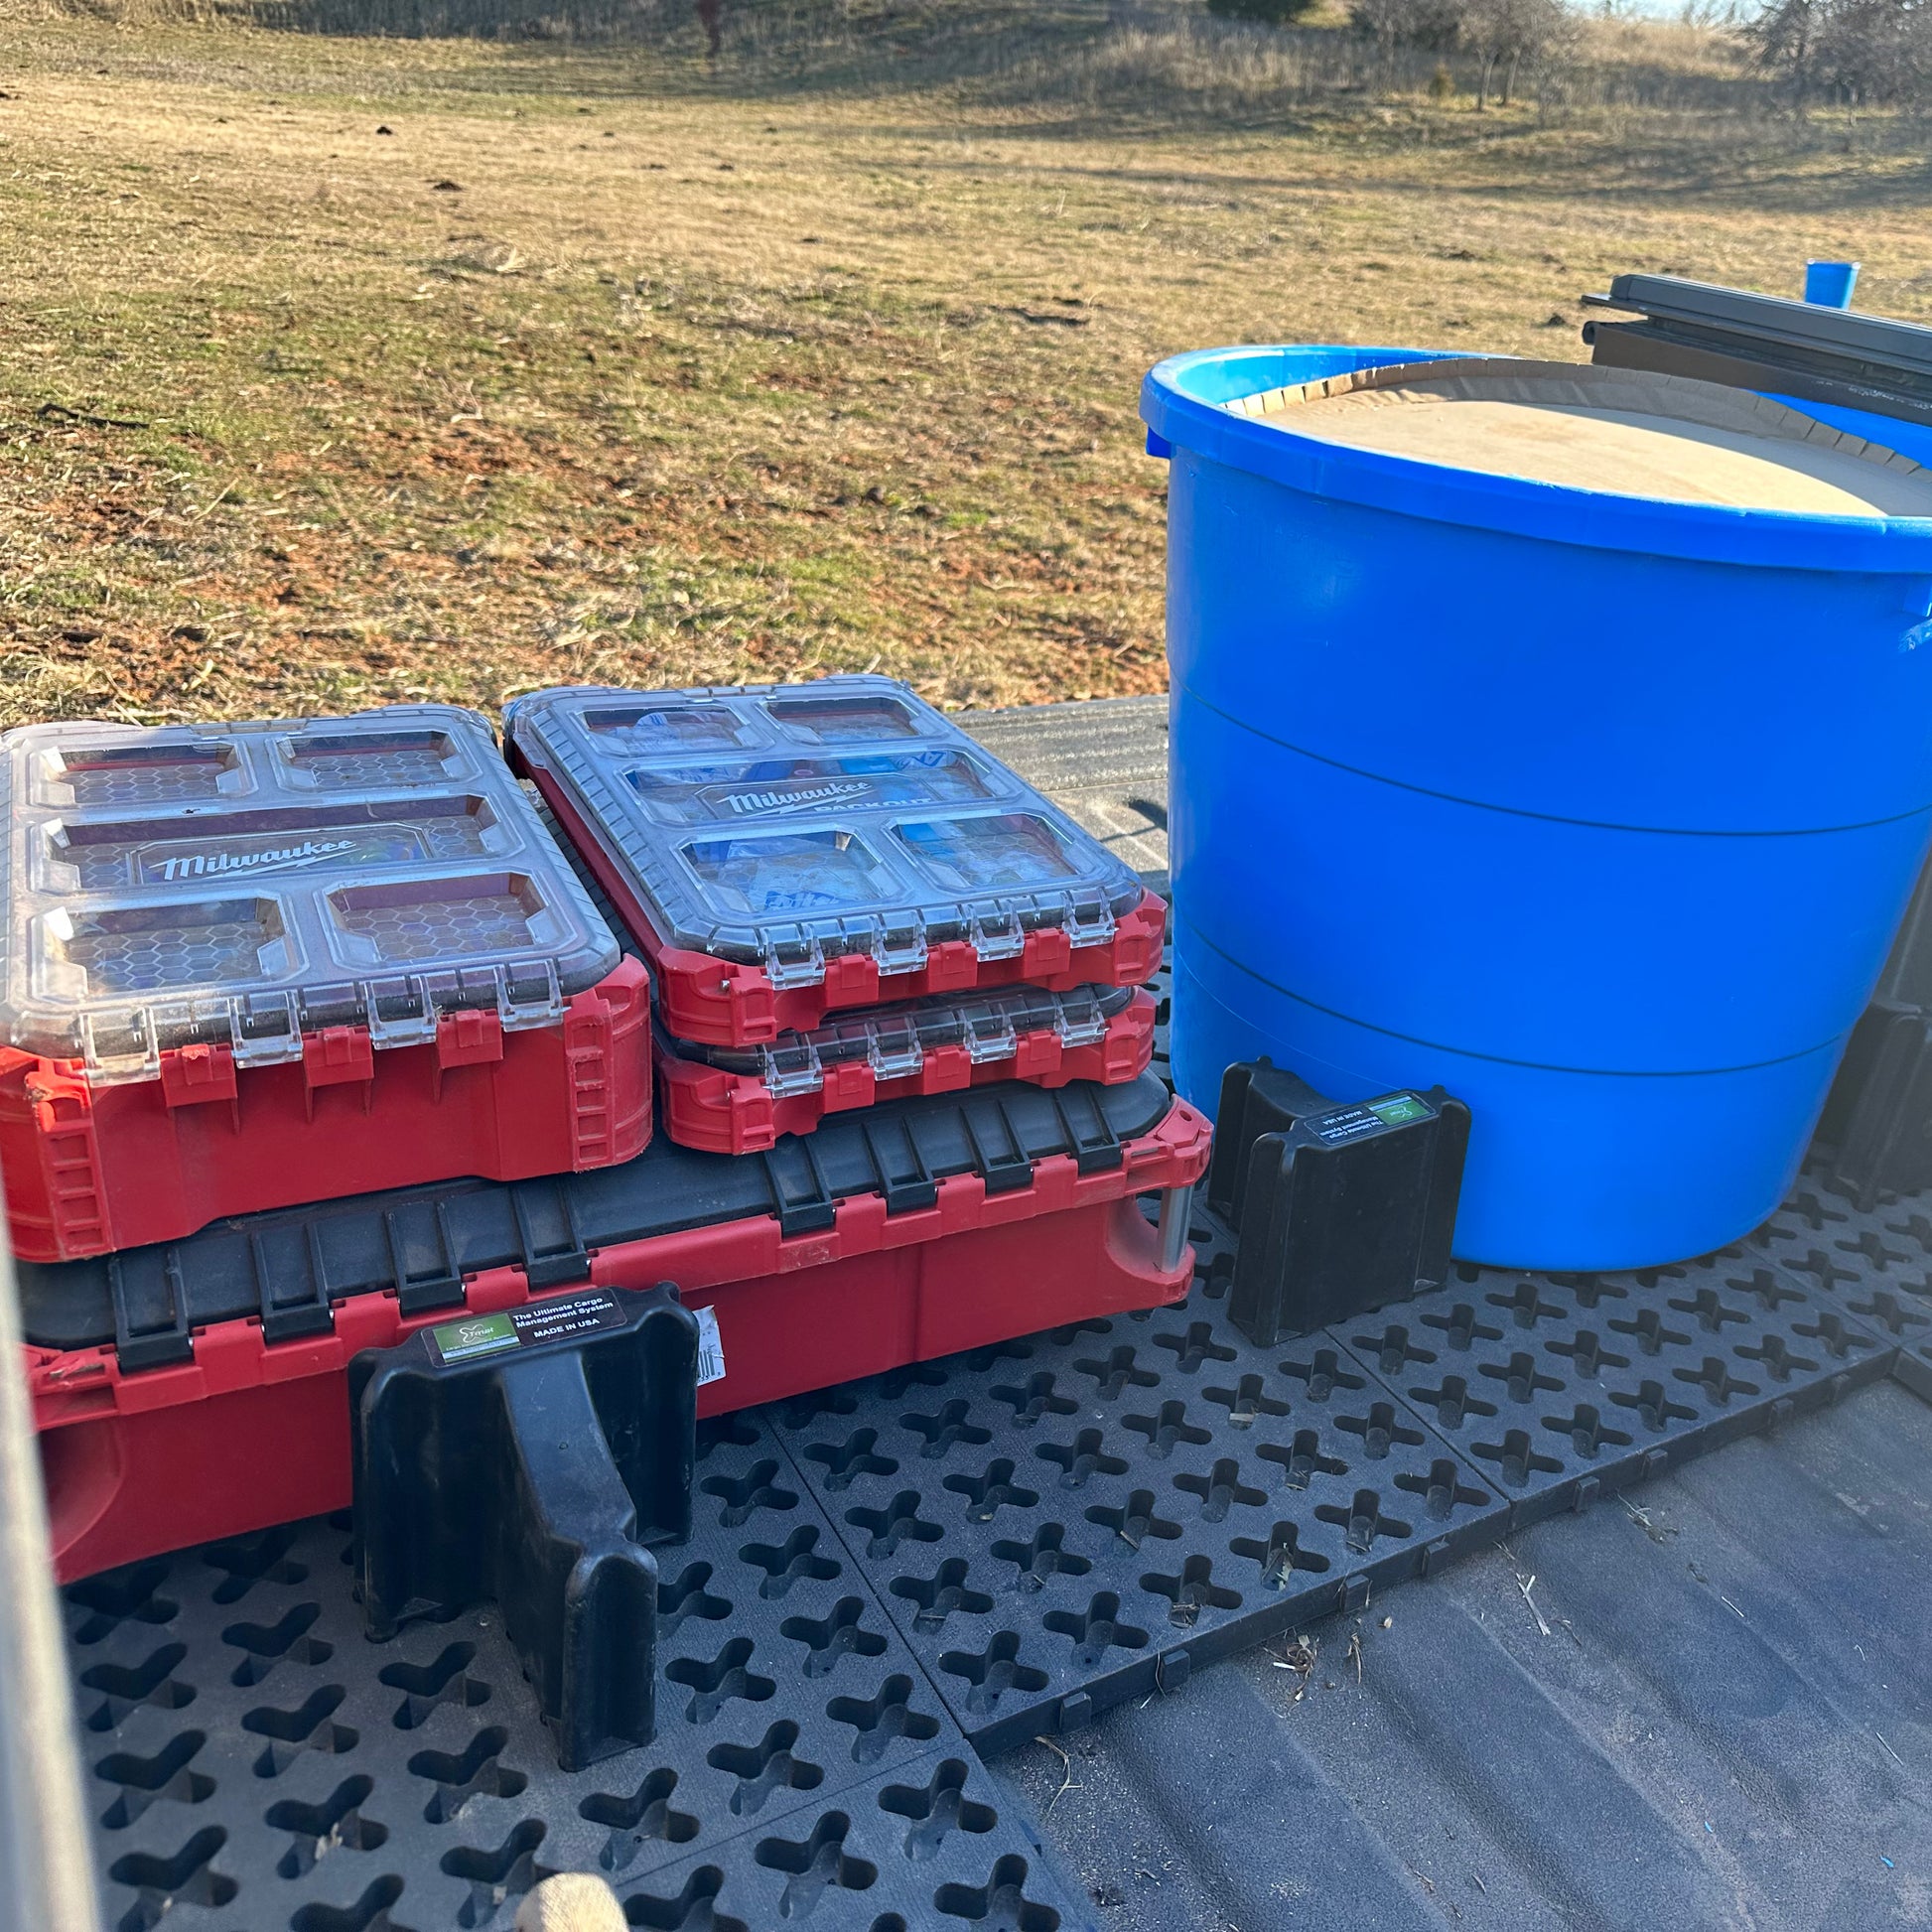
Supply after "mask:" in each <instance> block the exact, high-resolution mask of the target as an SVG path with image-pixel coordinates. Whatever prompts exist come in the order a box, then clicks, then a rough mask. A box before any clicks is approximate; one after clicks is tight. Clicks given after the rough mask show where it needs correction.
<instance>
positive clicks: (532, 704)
mask: <svg viewBox="0 0 1932 1932" xmlns="http://www.w3.org/2000/svg"><path fill="white" fill-rule="evenodd" d="M508 731H509V735H510V738H511V740H512V742H513V743H514V744H515V746H516V748H517V750H518V751H519V752H520V753H521V754H522V755H523V757H524V759H526V760H527V761H528V763H529V764H530V765H531V766H532V767H534V768H538V769H542V770H545V771H547V772H549V773H550V774H551V775H552V776H553V778H554V779H555V780H556V781H557V782H558V783H559V784H561V785H562V786H563V788H564V789H565V790H566V791H567V792H568V793H569V794H570V796H571V797H572V798H573V799H574V801H575V802H576V804H577V806H578V808H579V810H580V811H581V813H582V815H583V817H584V819H585V822H586V823H587V824H588V825H589V826H590V827H591V828H592V830H593V831H594V833H595V834H596V836H597V838H598V840H599V842H600V843H601V844H602V845H603V846H604V848H605V850H606V852H607V853H608V854H609V855H610V856H611V858H612V859H613V860H614V861H615V862H616V863H617V865H618V867H619V868H620V870H621V873H622V874H623V875H624V876H625V878H626V879H627V880H628V881H629V883H630V885H631V888H632V890H633V892H634V894H635V897H636V898H637V900H638V903H639V905H640V906H641V907H642V908H643V910H644V911H645V913H646V915H647V916H648V917H649V918H650V921H651V923H652V925H653V927H654V928H655V930H656V933H657V937H658V939H659V940H660V942H661V943H663V944H665V945H667V946H678V947H683V948H687V949H689V950H692V951H697V952H708V953H711V954H714V955H716V956H718V957H721V958H727V959H733V960H739V961H744V962H748V963H752V964H759V965H762V966H763V967H764V969H765V971H766V972H767V974H768V975H769V976H770V978H771V980H772V982H773V984H774V985H777V986H804V985H811V984H813V983H815V982H816V981H818V980H820V979H822V978H823V977H824V972H825V961H826V959H827V958H828V957H832V956H835V955H838V954H844V953H870V954H871V955H872V956H873V957H874V958H875V959H877V961H878V962H879V969H880V971H881V973H882V974H892V973H906V972H916V971H917V970H919V968H921V967H922V966H923V965H924V964H925V959H926V953H927V948H928V947H929V945H931V944H933V943H935V942H937V941H940V940H949V939H968V940H970V941H971V942H972V943H973V945H974V946H975V947H976V948H977V950H978V952H979V954H980V957H981V958H983V959H1003V958H1011V957H1013V956H1015V955H1017V954H1018V953H1019V952H1020V951H1021V949H1022V948H1023V946H1024V945H1025V943H1026V935H1027V933H1028V932H1029V931H1032V930H1035V929H1037V928H1040V927H1045V926H1059V927H1063V928H1064V929H1065V930H1066V932H1067V934H1068V936H1069V938H1070V939H1071V940H1072V942H1073V944H1074V945H1076V946H1093V945H1101V944H1104V943H1105V942H1106V941H1107V940H1109V939H1111V938H1112V936H1113V933H1114V927H1115V922H1116V920H1117V919H1118V918H1119V916H1120V915H1121V914H1123V913H1125V912H1127V911H1129V910H1130V909H1131V908H1132V907H1133V906H1134V905H1135V904H1136V903H1138V901H1139V900H1140V898H1141V897H1142V888H1141V885H1140V882H1139V881H1138V880H1137V879H1136V878H1135V876H1134V875H1133V873H1131V872H1130V871H1129V870H1128V869H1127V868H1126V867H1125V866H1124V865H1122V864H1121V863H1120V861H1119V860H1117V859H1114V858H1112V857H1110V856H1109V854H1108V853H1107V852H1106V851H1105V850H1104V849H1103V848H1102V847H1101V846H1100V844H1099V843H1098V842H1097V841H1096V840H1095V839H1093V838H1092V837H1091V836H1090V835H1089V834H1087V833H1086V832H1083V831H1082V830H1081V829H1080V828H1079V827H1078V826H1077V825H1075V824H1074V823H1073V821H1072V820H1071V819H1070V818H1068V817H1067V816H1066V815H1065V813H1063V812H1062V811H1060V810H1059V809H1058V807H1056V806H1054V805H1051V804H1049V803H1048V802H1047V801H1046V799H1044V798H1043V797H1041V796H1040V794H1039V793H1038V792H1036V791H1035V790H1034V788H1033V787H1032V786H1031V785H1029V784H1027V783H1026V782H1025V781H1024V780H1023V779H1021V778H1019V777H1018V776H1016V775H1015V774H1014V773H1013V772H1012V771H1010V770H1008V769H1007V767H1006V766H1005V765H1003V764H1001V763H1000V761H999V760H998V759H995V758H993V757H992V756H991V754H989V753H987V752H985V751H983V750H982V749H981V748H980V747H979V746H977V745H975V744H974V743H973V741H972V740H971V739H970V738H968V737H967V736H966V735H965V733H963V732H962V731H960V730H959V729H958V728H957V727H956V726H954V725H952V724H949V723H948V722H947V720H946V719H945V718H943V717H942V716H941V715H940V714H939V713H938V712H936V711H935V710H933V709H932V707H931V706H930V705H928V704H926V703H924V702H923V701H922V700H920V699H919V698H917V697H915V696H914V695H913V693H912V692H911V690H910V689H909V688H908V687H907V686H905V685H903V684H900V683H898V682H897V680H895V679H892V678H884V677H831V678H825V679H822V680H821V681H820V682H818V683H816V684H779V685H756V686H749V687H743V688H720V689H710V690H697V691H621V690H585V689H573V690H563V689H560V690H552V691H538V692H534V693H532V694H531V695H530V696H528V697H524V698H518V699H517V700H516V701H515V702H514V703H513V704H511V705H510V707H509V711H508Z"/></svg>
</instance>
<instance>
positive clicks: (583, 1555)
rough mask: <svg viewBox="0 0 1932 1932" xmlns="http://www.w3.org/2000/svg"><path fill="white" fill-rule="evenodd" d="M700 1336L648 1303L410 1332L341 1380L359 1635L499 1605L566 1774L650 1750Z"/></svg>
mask: <svg viewBox="0 0 1932 1932" xmlns="http://www.w3.org/2000/svg"><path fill="white" fill-rule="evenodd" d="M697 1397H698V1324H697V1320H696V1318H695V1317H694V1316H693V1315H692V1314H691V1313H690V1312H689V1311H688V1310H685V1309H683V1308H681V1307H679V1305H678V1301H677V1292H676V1290H675V1289H672V1288H671V1287H669V1286H668V1285H660V1286H659V1287H657V1288H654V1289H652V1290H650V1291H649V1293H647V1294H641V1295H639V1294H632V1293H630V1292H628V1291H626V1290H623V1289H591V1290H585V1291H581V1292H579V1293H577V1294H572V1295H556V1296H549V1297H546V1298H544V1299H542V1300H539V1301H535V1302H531V1303H528V1304H526V1305H525V1306H524V1307H522V1308H516V1309H506V1310H502V1311H498V1312H496V1313H493V1314H481V1315H466V1316H461V1317H459V1318H457V1319H456V1320H453V1321H447V1322H443V1323H440V1324H439V1325H437V1326H435V1327H430V1328H422V1329H419V1330H418V1331H417V1332H416V1333H415V1334H413V1335H411V1336H410V1337H409V1339H408V1340H407V1341H405V1342H403V1343H401V1344H400V1345H399V1346H397V1347H395V1348H384V1349H366V1350H364V1351H363V1352H362V1353H361V1354H359V1355H357V1356H356V1357H355V1359H354V1361H352V1362H351V1363H350V1364H349V1369H348V1401H349V1446H350V1454H351V1458H352V1467H353V1472H354V1484H355V1549H354V1560H355V1574H356V1580H357V1583H358V1584H359V1586H360V1588H361V1595H362V1607H363V1611H364V1614H365V1616H366V1618H367V1623H368V1632H369V1635H370V1636H371V1637H373V1638H376V1639H378V1640H380V1639H384V1638H387V1637H391V1636H393V1635H394V1634H395V1632H396V1631H397V1629H398V1628H399V1627H400V1626H401V1625H402V1624H403V1623H404V1622H406V1621H408V1620H410V1619H411V1618H414V1617H419V1616H429V1617H444V1616H450V1615H453V1614H455V1613H456V1612H457V1611H459V1610H462V1609H465V1608H468V1607H469V1606H470V1605H472V1604H474V1603H479V1602H485V1601H486V1602H493V1603H496V1604H497V1605H499V1606H500V1608H501V1610H502V1613H503V1627H504V1630H505V1631H506V1632H507V1634H508V1636H509V1639H510V1642H511V1643H512V1644H513V1645H514V1646H515V1648H516V1651H517V1654H518V1656H519V1657H520V1658H521V1660H522V1663H523V1668H524V1672H525V1674H526V1675H527V1676H528V1678H529V1680H530V1682H531V1684H532V1685H533V1686H534V1688H535V1691H536V1696H537V1703H538V1706H539V1708H540V1709H541V1711H542V1712H543V1716H544V1718H545V1720H546V1721H547V1722H548V1723H549V1724H550V1725H552V1726H553V1728H554V1730H555V1732H556V1737H557V1756H558V1760H559V1762H560V1763H561V1764H562V1765H563V1768H564V1769H565V1770H567V1771H574V1770H579V1769H581V1768H582V1767H583V1766H585V1765H586V1764H593V1763H596V1762H597V1761H598V1760H599V1759H600V1758H604V1757H610V1756H612V1755H614V1754H615V1753H617V1752H619V1751H621V1750H628V1749H630V1748H631V1747H632V1746H633V1745H637V1744H647V1743H649V1742H650V1739H651V1735H652V1732H653V1729H654V1726H655V1722H656V1708H655V1695H654V1693H655V1683H656V1664H657V1657H656V1651H657V1641H656V1639H657V1563H656V1559H655V1558H653V1557H652V1555H651V1554H650V1550H649V1549H648V1548H647V1547H646V1546H647V1545H650V1544H656V1543H666V1542H681V1541H682V1540H683V1539H684V1538H685V1537H687V1536H689V1535H690V1533H691V1478H692V1472H693V1469H694V1467H695V1465H696V1455H697V1449H696V1430H697Z"/></svg>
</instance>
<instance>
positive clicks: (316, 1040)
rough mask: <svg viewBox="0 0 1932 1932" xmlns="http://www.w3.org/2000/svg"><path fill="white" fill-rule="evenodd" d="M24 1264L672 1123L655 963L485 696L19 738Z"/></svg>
mask: <svg viewBox="0 0 1932 1932" xmlns="http://www.w3.org/2000/svg"><path fill="white" fill-rule="evenodd" d="M0 784H4V787H5V798H6V805H7V820H8V834H7V837H8V843H7V859H6V873H5V893H6V898H7V915H8V916H7V926H6V939H7V945H6V955H5V960H4V963H0V1164H3V1165H4V1167H5V1171H6V1188H7V1208H8V1214H9V1218H10V1221H11V1224H12V1230H13V1241H14V1249H15V1252H16V1254H18V1255H20V1256H21V1257H23V1258H24V1259H28V1260H33V1261H60V1260H68V1259H70V1258H73V1257H76V1256H81V1255H92V1254H103V1253H106V1252H108V1251H110V1250H116V1249H125V1248H132V1247H137V1246H140V1245H142V1244H144V1243H147V1242H153V1241H166V1240H172V1239H175V1238H177V1237H179V1236H182V1235H187V1234H192V1233H193V1232H194V1231H195V1230H196V1229H197V1228H199V1227H202V1226H204V1225H206V1224H207V1222H208V1221H210V1220H213V1219H215V1218H216V1217H218V1216H221V1215H229V1214H239V1213H246V1212H249V1211H252V1210H256V1209H261V1208H270V1207H280V1206H285V1205H289V1204H292V1203H295V1202H301V1201H312V1200H316V1199H319V1198H327V1197H332V1196H338V1195H343V1194H353V1193H359V1192H362V1191H363V1190H365V1189H367V1188H370V1187H379V1186H393V1185H395V1184H397V1183H398V1182H404V1181H422V1180H437V1179H444V1178H450V1177H454V1176H456V1175H460V1174H469V1173H480V1174H488V1175H491V1176H493V1177H494V1178H497V1179H501V1180H510V1179H516V1178H519V1177H521V1176H522V1175H525V1174H536V1173H555V1172H558V1171H560V1170H582V1169H587V1168H594V1167H603V1166H608V1165H609V1164H611V1163H613V1162H618V1161H625V1160H628V1159H629V1158H630V1157H631V1156H632V1155H634V1154H635V1153H637V1151H638V1150H639V1149H640V1148H641V1147H642V1146H643V1145H644V1143H645V1142H646V1141H647V1140H648V1139H649V1136H650V1085H649V1072H648V1057H647V1052H648V1002H647V987H646V981H645V976H644V974H643V972H642V971H641V970H640V968H639V966H638V964H637V962H636V961H634V960H630V959H626V958H624V957H623V956H622V954H621V950H620V948H619V945H618V941H617V939H616V938H615V936H614V935H613V934H612V932H611V930H610V928H609V927H608V926H607V924H606V923H605V921H604V919H603V918H602V917H601V916H600V915H599V913H598V912H597V911H596V909H595V908H594V907H593V906H592V904H591V902H590V900H589V898H588V897H586V895H585V892H584V889H583V888H582V886H581V885H580V884H579V883H578V881H577V879H576V877H575V876H574V874H573V873H572V871H571V869H570V867H569V866H568V865H566V864H565V863H564V862H563V859H562V857H561V855H560V854H559V853H558V851H557V848H556V845H555V843H554V842H553V841H552V839H551V837H550V836H549V834H548V832H547V831H546V830H545V829H544V827H543V825H542V824H541V822H540V820H539V817H538V815H537V813H536V812H535V811H534V810H533V809H532V807H531V804H530V801H529V799H528V798H527V796H526V795H525V794H524V792H523V791H522V789H521V787H520V786H518V785H517V784H516V783H515V782H514V780H513V779H512V778H511V777H510V775H509V773H508V771H507V770H506V769H505V768H504V765H503V762H502V759H501V758H500V757H499V756H498V753H497V749H496V744H495V740H494V737H493V736H492V734H491V732H490V730H489V727H488V726H487V725H486V724H485V723H484V721H483V719H482V718H480V717H478V716H477V715H476V714H475V713H474V712H468V711H462V710H458V709H455V708H454V707H449V706H439V705H413V706H399V707H395V708H392V709H389V710H385V711H376V712H370V713H366V714H363V715H362V716H359V717H353V718H338V719H320V720H312V721H308V722H301V723H298V722H290V721H283V722H281V723H261V724H244V725H224V726H218V727H217V726H182V727H173V728H168V729H162V730H141V729H130V728H125V727H116V726H109V725H95V724H59V725H40V726H29V727H27V728H25V729H23V730H19V731H14V732H10V733H8V734H7V735H6V736H5V738H4V740H0Z"/></svg>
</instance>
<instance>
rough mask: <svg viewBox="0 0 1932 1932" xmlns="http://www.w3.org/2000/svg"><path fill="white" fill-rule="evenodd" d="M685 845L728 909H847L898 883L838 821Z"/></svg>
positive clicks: (688, 860) (708, 887)
mask: <svg viewBox="0 0 1932 1932" xmlns="http://www.w3.org/2000/svg"><path fill="white" fill-rule="evenodd" d="M680 851H681V852H682V854H683V857H684V862H685V864H686V865H688V866H689V867H690V868H691V871H692V872H693V873H694V874H695V875H696V876H697V878H698V880H699V882H700V884H701V885H702V886H703V887H704V890H705V893H706V896H707V897H709V898H710V900H711V902H712V903H713V905H715V906H717V907H718V908H719V909H720V910H722V911H725V912H728V913H741V914H743V913H752V914H759V913H776V914H779V915H796V914H798V913H812V912H845V911H850V910H851V909H852V908H854V907H855V906H867V905H875V904H877V903H878V902H879V901H880V900H881V899H883V898H888V897H891V896H892V895H894V894H895V893H897V890H898V881H897V879H896V878H894V876H893V874H892V873H891V872H890V871H889V870H888V869H887V868H886V867H885V866H884V865H882V864H881V863H880V861H879V860H878V858H877V857H875V856H874V854H873V852H872V850H871V849H870V848H869V847H868V846H867V844H866V842H865V841H864V840H863V839H862V838H860V837H859V836H858V835H857V834H856V833H853V832H845V831H840V830H837V829H836V828H833V829H827V830H824V831H816V832H767V833H762V834H759V835H757V836H752V837H745V838H736V839H703V840H697V841H694V842H693V843H691V844H689V845H686V846H683V847H681V848H680Z"/></svg>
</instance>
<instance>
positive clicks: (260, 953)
mask: <svg viewBox="0 0 1932 1932" xmlns="http://www.w3.org/2000/svg"><path fill="white" fill-rule="evenodd" d="M41 934H42V967H43V977H44V978H45V979H46V980H47V981H49V982H51V983H52V985H51V986H50V987H49V988H47V989H46V990H49V991H54V990H59V991H61V992H64V993H68V994H69V995H71V996H74V997H80V998H88V997H92V998H110V999H124V998H126V997H127V996H128V995H130V994H137V993H153V992H159V991H162V990H164V989H181V988H186V987H197V986H206V987H224V986H241V985H246V984H248V983H249V982H251V981H255V980H262V979H268V978H271V977H273V976H275V975H277V974H281V973H286V972H288V971H289V970H290V967H291V966H292V965H293V963H294V961H293V948H292V944H291V941H290V939H289V936H288V929H287V926H286V925H285V923H284V921H283V917H282V908H281V906H280V904H279V903H278V902H277V901H276V900H274V899H272V898H254V897H243V898H205V899H187V900H183V899H171V900H169V901H168V902H167V903H166V904H163V905H116V906H101V907H98V908H87V909H84V910H73V911H69V909H67V908H66V907H61V908H59V909H57V910H55V911H52V912H50V913H48V914H47V915H46V917H45V918H44V919H43V920H42V921H41Z"/></svg>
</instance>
